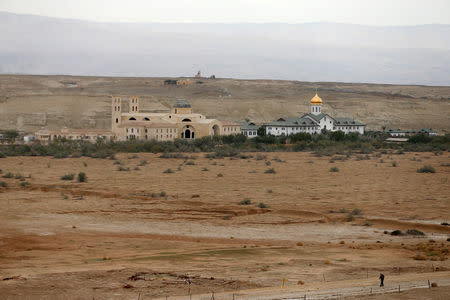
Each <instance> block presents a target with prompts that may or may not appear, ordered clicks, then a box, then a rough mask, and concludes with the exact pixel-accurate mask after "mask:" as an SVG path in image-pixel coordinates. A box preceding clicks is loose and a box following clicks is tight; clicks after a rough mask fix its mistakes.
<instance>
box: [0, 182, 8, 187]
mask: <svg viewBox="0 0 450 300" xmlns="http://www.w3.org/2000/svg"><path fill="white" fill-rule="evenodd" d="M0 187H4V188H5V187H8V184H7V183H6V182H4V181H0Z"/></svg>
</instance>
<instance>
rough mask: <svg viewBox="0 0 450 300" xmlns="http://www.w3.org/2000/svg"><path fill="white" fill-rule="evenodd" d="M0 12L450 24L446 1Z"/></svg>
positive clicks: (21, 7)
mask: <svg viewBox="0 0 450 300" xmlns="http://www.w3.org/2000/svg"><path fill="white" fill-rule="evenodd" d="M0 11H7V12H14V13H26V14H36V15H43V16H52V17H61V18H73V19H84V20H92V21H99V22H103V21H108V22H109V21H112V22H217V23H235V22H248V23H265V22H281V23H309V22H339V23H352V24H363V25H376V26H391V25H418V24H450V0H0Z"/></svg>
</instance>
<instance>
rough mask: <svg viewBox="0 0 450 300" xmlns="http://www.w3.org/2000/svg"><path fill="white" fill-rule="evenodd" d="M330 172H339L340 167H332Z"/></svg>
mask: <svg viewBox="0 0 450 300" xmlns="http://www.w3.org/2000/svg"><path fill="white" fill-rule="evenodd" d="M330 172H339V169H338V167H331V168H330Z"/></svg>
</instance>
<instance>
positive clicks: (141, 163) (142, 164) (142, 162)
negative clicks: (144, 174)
mask: <svg viewBox="0 0 450 300" xmlns="http://www.w3.org/2000/svg"><path fill="white" fill-rule="evenodd" d="M146 164H148V162H147V161H146V160H145V159H142V160H141V161H140V162H139V165H138V166H140V167H143V166H145V165H146Z"/></svg>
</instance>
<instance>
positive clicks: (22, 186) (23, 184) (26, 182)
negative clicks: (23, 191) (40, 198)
mask: <svg viewBox="0 0 450 300" xmlns="http://www.w3.org/2000/svg"><path fill="white" fill-rule="evenodd" d="M27 186H30V183H29V182H28V181H23V182H21V183H20V187H21V188H25V187H27Z"/></svg>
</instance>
